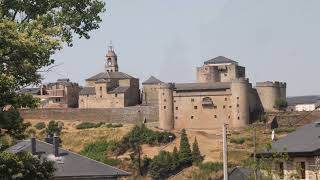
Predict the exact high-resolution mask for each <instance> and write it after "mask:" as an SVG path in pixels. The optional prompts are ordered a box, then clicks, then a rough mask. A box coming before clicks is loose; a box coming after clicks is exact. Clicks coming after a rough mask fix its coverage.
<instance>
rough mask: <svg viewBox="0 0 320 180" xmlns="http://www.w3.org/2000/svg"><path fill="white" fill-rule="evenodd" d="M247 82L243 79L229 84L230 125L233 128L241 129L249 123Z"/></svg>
mask: <svg viewBox="0 0 320 180" xmlns="http://www.w3.org/2000/svg"><path fill="white" fill-rule="evenodd" d="M248 86H249V82H248V80H247V79H245V78H239V79H236V80H233V81H232V83H231V93H232V97H231V106H232V114H233V116H232V119H231V120H230V122H229V123H230V125H231V126H232V127H233V128H242V127H245V126H246V125H247V124H248V123H249V119H250V115H249V94H248V93H249V88H248Z"/></svg>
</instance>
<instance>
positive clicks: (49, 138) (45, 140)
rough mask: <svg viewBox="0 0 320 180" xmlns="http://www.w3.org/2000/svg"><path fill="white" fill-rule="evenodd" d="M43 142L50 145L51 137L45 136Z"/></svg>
mask: <svg viewBox="0 0 320 180" xmlns="http://www.w3.org/2000/svg"><path fill="white" fill-rule="evenodd" d="M44 142H46V143H49V144H52V137H51V136H50V135H49V134H47V135H46V137H45V138H44Z"/></svg>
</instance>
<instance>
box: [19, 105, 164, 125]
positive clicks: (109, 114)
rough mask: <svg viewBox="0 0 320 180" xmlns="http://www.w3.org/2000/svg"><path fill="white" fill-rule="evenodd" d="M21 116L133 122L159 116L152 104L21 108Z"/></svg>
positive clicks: (26, 117)
mask: <svg viewBox="0 0 320 180" xmlns="http://www.w3.org/2000/svg"><path fill="white" fill-rule="evenodd" d="M139 110H140V113H139ZM21 116H22V117H23V118H24V119H41V120H73V121H89V122H90V121H95V122H108V123H133V124H136V123H138V122H141V121H142V120H144V118H146V121H147V122H158V117H159V115H158V107H152V106H140V107H139V106H132V107H125V108H110V109H70V108H66V109H33V110H31V109H24V110H21Z"/></svg>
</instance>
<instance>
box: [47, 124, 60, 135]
mask: <svg viewBox="0 0 320 180" xmlns="http://www.w3.org/2000/svg"><path fill="white" fill-rule="evenodd" d="M61 130H62V127H61V126H59V123H58V122H56V121H50V122H49V124H48V126H47V128H46V129H45V132H46V134H47V135H50V136H53V135H54V134H57V135H59V134H60V133H61Z"/></svg>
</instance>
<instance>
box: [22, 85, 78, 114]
mask: <svg viewBox="0 0 320 180" xmlns="http://www.w3.org/2000/svg"><path fill="white" fill-rule="evenodd" d="M80 90H81V87H80V86H79V85H78V83H74V82H70V79H58V80H57V81H56V82H51V83H48V84H44V85H41V87H38V88H25V89H22V90H20V93H27V94H32V95H33V97H36V98H39V99H40V100H41V101H40V102H41V103H40V105H39V108H77V107H78V99H79V92H80Z"/></svg>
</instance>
